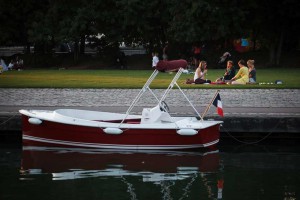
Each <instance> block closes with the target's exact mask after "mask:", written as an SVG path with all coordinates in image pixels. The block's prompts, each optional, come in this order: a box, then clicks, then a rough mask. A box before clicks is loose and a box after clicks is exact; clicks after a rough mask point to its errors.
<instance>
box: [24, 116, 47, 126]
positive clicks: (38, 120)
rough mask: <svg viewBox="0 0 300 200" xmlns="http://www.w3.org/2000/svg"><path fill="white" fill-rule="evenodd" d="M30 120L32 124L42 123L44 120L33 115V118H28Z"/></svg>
mask: <svg viewBox="0 0 300 200" xmlns="http://www.w3.org/2000/svg"><path fill="white" fill-rule="evenodd" d="M28 122H29V123H30V124H34V125H40V124H41V123H42V122H43V121H42V120H40V119H38V118H33V117H31V118H29V119H28Z"/></svg>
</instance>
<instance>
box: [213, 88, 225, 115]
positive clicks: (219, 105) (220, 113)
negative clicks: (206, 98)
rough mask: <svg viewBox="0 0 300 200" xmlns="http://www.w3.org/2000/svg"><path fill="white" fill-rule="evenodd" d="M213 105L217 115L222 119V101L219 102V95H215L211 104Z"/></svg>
mask: <svg viewBox="0 0 300 200" xmlns="http://www.w3.org/2000/svg"><path fill="white" fill-rule="evenodd" d="M213 105H214V106H216V107H217V113H218V115H220V116H221V117H224V113H223V107H222V101H221V97H220V94H219V93H218V94H217V96H216V98H215V100H214V102H213Z"/></svg>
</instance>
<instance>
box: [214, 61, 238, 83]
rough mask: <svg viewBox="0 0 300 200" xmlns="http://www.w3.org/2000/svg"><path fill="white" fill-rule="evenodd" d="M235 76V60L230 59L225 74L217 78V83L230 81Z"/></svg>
mask: <svg viewBox="0 0 300 200" xmlns="http://www.w3.org/2000/svg"><path fill="white" fill-rule="evenodd" d="M234 76H235V68H234V66H233V62H232V61H231V60H228V61H227V67H226V71H225V73H224V76H223V77H221V78H218V79H217V80H216V82H217V83H226V82H228V81H230V80H231V79H232V78H233V77H234Z"/></svg>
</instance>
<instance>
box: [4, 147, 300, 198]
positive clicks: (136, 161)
mask: <svg viewBox="0 0 300 200" xmlns="http://www.w3.org/2000/svg"><path fill="white" fill-rule="evenodd" d="M0 177H1V179H0V199H1V200H6V199H8V200H13V199H20V200H21V199H22V200H24V199H30V200H33V199H39V200H41V199H42V200H48V199H51V200H52V199H54V200H60V199H64V200H66V199H72V200H73V199H89V200H93V199H97V200H102V199H103V200H115V199H116V200H123V199H146V200H148V199H149V200H158V199H166V200H173V199H174V200H175V199H182V200H183V199H198V200H199V199H201V200H203V199H227V200H234V199H238V200H241V199H243V200H245V199H249V200H254V199H271V200H276V199H281V200H291V199H300V148H299V147H298V146H297V145H294V144H293V145H286V144H279V145H259V144H257V145H241V144H237V143H235V144H220V145H218V148H217V149H210V150H205V151H203V150H202V151H199V150H198V151H116V150H102V151H100V150H91V149H66V148H64V149H63V148H44V147H34V146H30V147H23V148H22V147H17V146H16V145H2V144H1V148H0Z"/></svg>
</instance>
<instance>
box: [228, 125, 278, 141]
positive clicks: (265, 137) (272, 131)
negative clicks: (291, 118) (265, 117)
mask: <svg viewBox="0 0 300 200" xmlns="http://www.w3.org/2000/svg"><path fill="white" fill-rule="evenodd" d="M281 121H282V119H280V120H279V121H278V122H277V124H276V125H275V126H274V127H273V128H272V129H271V131H270V132H269V133H268V134H267V135H266V136H264V137H263V138H261V139H259V140H258V141H255V142H244V141H242V140H239V139H237V138H236V137H234V136H233V135H231V134H230V133H229V131H228V130H227V129H226V128H224V127H223V129H224V130H225V133H227V134H228V135H229V136H230V137H232V138H233V139H234V140H236V141H237V142H240V143H243V144H257V143H259V142H261V141H263V140H265V139H267V138H268V137H269V136H270V135H271V134H272V133H274V130H275V129H276V128H277V126H278V125H279V124H280V123H281Z"/></svg>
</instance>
